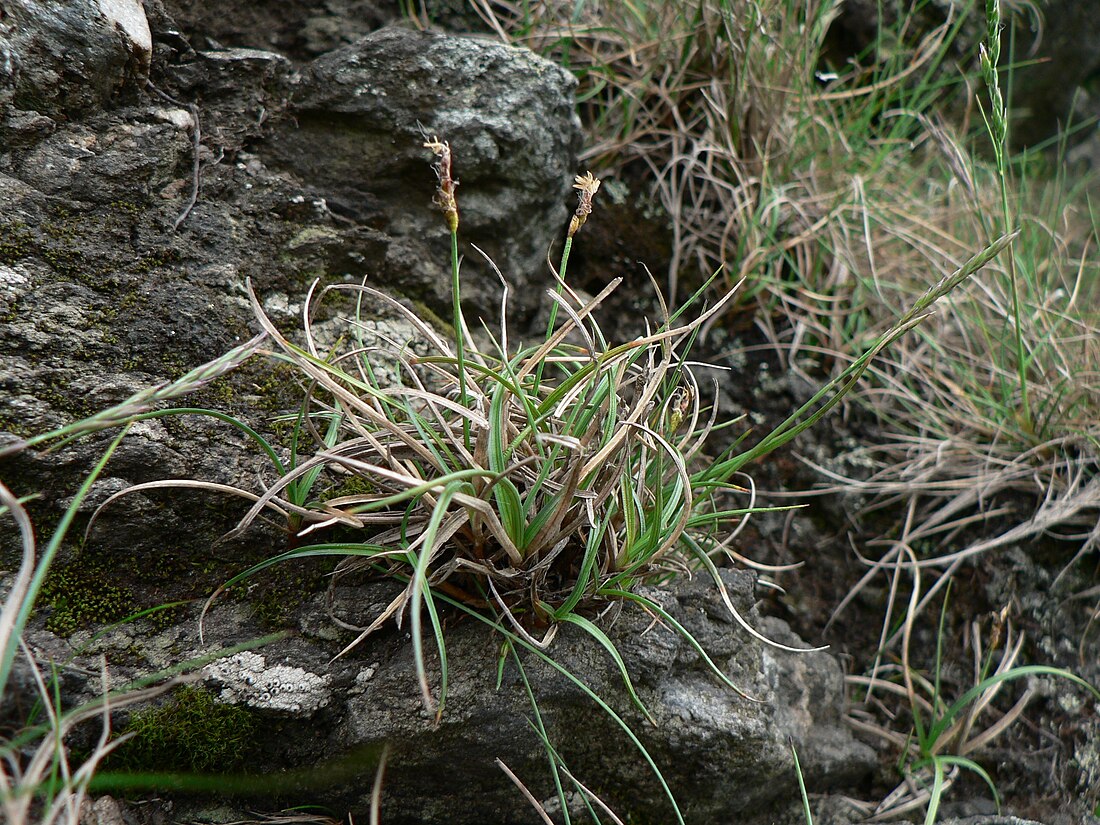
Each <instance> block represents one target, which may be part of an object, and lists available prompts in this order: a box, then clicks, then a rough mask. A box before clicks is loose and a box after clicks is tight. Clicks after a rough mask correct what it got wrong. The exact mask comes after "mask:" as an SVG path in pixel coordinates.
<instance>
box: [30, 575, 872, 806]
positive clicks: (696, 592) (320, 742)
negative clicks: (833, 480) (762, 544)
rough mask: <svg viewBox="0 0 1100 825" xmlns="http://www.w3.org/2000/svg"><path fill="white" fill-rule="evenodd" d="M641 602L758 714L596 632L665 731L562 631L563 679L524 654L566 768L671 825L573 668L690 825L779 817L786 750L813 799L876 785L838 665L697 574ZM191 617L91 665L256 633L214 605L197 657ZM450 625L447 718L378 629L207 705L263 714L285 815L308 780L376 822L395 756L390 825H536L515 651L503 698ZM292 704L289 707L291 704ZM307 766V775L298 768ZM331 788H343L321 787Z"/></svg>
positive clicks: (226, 664) (654, 787) (319, 607)
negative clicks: (770, 649) (796, 649)
mask: <svg viewBox="0 0 1100 825" xmlns="http://www.w3.org/2000/svg"><path fill="white" fill-rule="evenodd" d="M723 576H724V579H725V582H726V585H727V587H728V589H729V591H730V594H731V598H732V599H733V601H734V603H735V605H736V606H737V607H738V609H739V610H740V611H742V612H743V613H744V615H746V616H747V617H748V618H749V620H750V621H752V622H754V623H757V624H759V625H760V626H761V627H762V628H763V629H765V631H766V632H767V633H770V634H773V635H776V636H777V640H782V641H783V642H784V643H794V644H798V645H799V646H803V645H802V644H801V642H800V641H799V640H798V639H797V637H794V636H793V634H791V633H790V632H789V631H787V630H786V629H785V627H784V626H783V625H782V623H781V622H778V621H777V620H768V621H766V622H765V621H763V620H762V619H761V618H760V617H759V616H758V615H756V613H755V611H754V610H753V608H752V600H753V582H754V577H753V576H752V575H751V574H748V573H744V572H733V571H724V573H723ZM396 587H398V586H396V585H394V584H393V583H385V582H378V583H374V584H369V583H368V584H365V585H359V586H340V587H338V588H337V589H336V591H335V593H334V603H333V605H332V608H333V610H334V612H335V614H336V615H338V616H341V617H342V618H344V619H345V620H351V621H364V620H369V618H370V617H372V616H373V615H375V614H376V613H377V611H378V610H380V609H381V608H382V606H384V605H385V603H387V602H388V601H389V600H390V598H391V597H392V595H393V593H394V592H395V588H396ZM643 592H644V593H645V595H647V596H648V597H650V598H652V599H654V600H656V601H658V602H659V603H660V604H661V605H662V606H663V607H664V608H665V609H666V610H667V611H668V612H669V613H670V614H671V615H672V616H674V617H675V618H676V619H677V620H678V621H679V622H680V623H681V624H682V625H683V626H684V627H686V628H687V629H688V630H689V631H690V632H691V633H692V634H693V635H694V637H695V638H696V639H697V640H698V642H699V643H700V644H701V645H702V646H703V648H704V649H705V650H706V651H707V652H708V654H709V655H710V656H711V657H712V659H713V660H714V662H715V663H716V664H717V665H718V667H720V668H721V669H722V670H723V672H724V673H726V674H727V675H728V676H729V677H730V679H731V680H732V681H733V682H734V684H736V685H737V686H738V687H739V688H740V689H741V690H743V691H744V692H745V693H747V694H749V695H751V696H752V697H753V700H748V699H745V698H742V697H740V696H738V695H737V693H736V692H734V691H733V690H731V689H729V688H728V687H726V686H724V685H723V684H722V683H721V682H719V681H718V680H717V679H716V678H715V677H714V675H713V674H712V673H711V672H710V671H709V669H708V668H707V667H706V665H705V664H704V663H703V662H702V660H701V659H700V658H699V656H698V654H697V653H696V651H695V650H694V648H693V647H692V646H691V645H689V644H688V643H687V642H686V641H685V640H684V639H683V638H682V637H681V636H680V635H679V634H677V633H675V632H673V631H672V630H671V629H670V628H668V627H665V626H662V625H660V624H656V623H654V621H653V617H651V616H650V615H648V614H646V613H645V612H644V611H642V610H641V609H638V608H636V607H631V606H627V607H624V608H623V609H622V611H621V613H619V614H618V615H615V614H614V612H612V614H611V615H608V616H604V617H603V618H602V619H597V621H598V623H599V624H600V626H601V627H602V628H603V629H604V630H605V631H606V632H607V633H608V635H609V637H610V638H611V639H612V640H613V642H614V643H615V645H616V646H617V647H618V649H619V650H620V652H621V654H622V656H623V659H624V662H625V664H626V667H627V669H628V671H629V673H630V676H631V678H632V680H633V683H634V685H635V687H636V688H637V691H638V695H639V697H640V698H641V700H642V701H643V702H644V703H645V705H646V707H647V708H648V710H649V712H650V713H651V714H652V716H653V719H654V720H655V722H656V725H653V724H650V723H649V722H647V721H646V719H645V717H644V716H643V715H642V713H641V712H640V711H639V710H638V708H637V707H635V706H634V705H633V703H632V702H631V700H630V698H629V696H628V694H627V692H626V690H625V689H624V687H623V681H622V678H621V676H620V674H619V671H618V669H617V668H616V666H615V664H614V663H613V661H612V659H611V658H610V656H609V655H608V653H607V651H606V650H605V649H604V648H603V647H601V646H600V645H599V644H598V643H596V642H595V641H594V640H593V639H592V638H591V637H589V636H588V635H587V634H586V633H584V632H583V631H581V630H580V629H579V628H576V627H569V626H567V627H564V628H562V629H561V632H559V634H558V635H557V637H556V638H555V639H554V641H553V642H552V643H551V645H550V646H549V648H548V650H547V656H548V657H549V658H550V659H553V661H554V662H556V663H557V664H556V666H554V665H551V664H549V663H548V662H547V661H545V660H543V659H541V658H540V657H538V656H535V655H533V654H532V653H530V652H528V651H522V650H521V652H520V657H519V658H520V660H521V661H522V662H523V668H524V672H525V674H526V678H527V680H528V681H529V683H530V685H531V687H532V690H533V692H534V695H535V697H536V700H537V703H538V708H539V714H540V716H541V719H542V721H543V723H544V724H545V725H546V728H547V732H548V735H549V737H550V739H551V741H552V743H553V745H554V747H555V748H556V749H557V750H558V751H559V753H560V754H561V756H562V758H563V759H564V760H565V762H566V764H567V765H568V766H569V769H570V771H572V772H573V773H574V775H575V776H577V777H578V779H580V780H581V781H582V782H584V783H585V784H586V785H587V786H588V787H589V788H592V789H593V790H596V791H597V792H598V793H599V794H600V795H601V797H602V798H603V799H605V801H607V802H608V803H609V804H612V805H613V807H615V808H616V810H617V811H618V812H619V813H620V815H622V816H624V817H626V816H629V817H633V818H634V820H635V821H645V822H671V821H673V815H672V810H671V807H670V804H669V802H668V800H667V797H666V796H665V794H664V793H663V791H662V790H661V788H660V786H659V784H658V783H657V781H656V779H655V777H654V773H653V771H652V769H651V768H650V767H649V766H648V765H647V763H646V761H645V759H644V757H643V756H642V755H641V754H640V752H639V751H638V750H637V749H636V748H635V746H634V745H632V744H631V742H630V739H629V737H628V735H627V734H626V733H625V732H624V731H623V729H622V728H621V727H620V726H619V725H618V724H617V723H616V722H615V721H614V720H613V719H612V718H611V717H610V716H609V715H608V713H607V712H605V711H604V710H601V709H600V708H599V707H598V706H597V704H596V703H595V702H594V701H593V700H592V698H591V697H590V696H588V695H587V694H586V692H585V690H583V689H582V688H581V687H579V686H578V684H577V683H575V682H574V681H572V680H571V679H570V678H569V677H568V676H566V675H564V671H568V672H569V673H572V674H574V675H576V676H577V677H579V678H581V679H583V681H584V683H585V684H586V685H587V687H588V688H589V689H590V690H591V691H592V692H594V693H595V694H596V695H598V696H599V697H600V698H601V699H602V700H603V701H605V702H606V703H607V705H608V706H609V707H610V708H611V709H613V710H614V712H615V713H617V714H619V715H620V716H621V718H622V719H623V721H624V723H625V724H627V725H629V726H630V728H631V729H632V730H633V731H634V733H635V734H636V735H637V736H638V738H639V740H640V741H641V742H643V743H644V745H645V747H646V749H647V750H648V751H649V753H650V754H651V756H652V758H653V760H654V762H655V764H656V765H657V766H658V767H659V768H660V770H661V771H662V773H663V775H664V777H665V780H666V781H667V782H668V785H669V787H670V788H671V789H672V791H673V793H674V794H675V796H676V798H677V800H678V802H679V804H680V807H681V810H682V811H683V813H684V816H685V819H686V820H687V821H688V822H733V821H736V822H748V823H757V822H759V823H764V822H770V821H771V820H772V818H773V815H774V814H775V812H776V811H782V810H786V808H787V806H788V803H789V802H790V801H791V799H794V798H797V794H798V790H797V787H798V786H797V780H796V777H795V774H794V769H793V762H792V759H791V751H790V747H789V744H788V737H789V738H790V739H792V740H793V742H794V744H795V746H796V747H797V748H798V753H799V758H800V761H801V763H802V766H803V771H804V774H805V775H806V777H807V781H808V782H810V783H811V788H812V789H813V790H814V792H815V793H820V792H825V791H827V790H828V789H830V788H834V787H837V786H838V784H843V783H848V782H852V781H856V782H858V781H860V780H861V779H863V778H865V777H866V776H867V775H869V773H870V772H871V771H872V769H873V766H874V764H875V759H874V754H873V753H872V752H871V750H870V749H869V748H867V747H866V746H864V745H861V744H859V743H858V742H856V741H855V740H853V738H852V736H851V733H850V732H849V730H848V728H847V727H846V726H845V725H844V724H843V722H842V721H841V710H840V709H841V702H842V695H843V694H842V690H841V686H842V678H841V673H840V668H839V666H838V664H837V662H836V661H835V659H833V657H832V656H830V655H829V654H828V653H825V652H817V653H797V654H793V653H792V654H788V653H782V654H780V653H766V652H765V649H764V648H762V646H761V644H760V643H758V642H756V641H754V640H753V639H752V638H751V637H749V636H748V634H747V633H745V632H744V631H743V630H742V629H741V628H740V627H739V626H738V625H736V624H735V623H734V622H733V620H732V618H731V617H730V616H729V614H728V613H727V612H726V609H725V607H724V606H723V605H722V603H721V600H720V598H719V597H718V595H717V591H716V589H715V588H714V586H713V584H710V583H707V582H706V581H703V580H702V579H698V578H696V579H682V580H678V581H676V582H674V583H672V584H671V585H669V586H667V587H661V588H659V589H658V588H649V589H645V590H644V591H643ZM194 612H197V608H196V611H193V612H192V619H191V620H190V621H188V622H184V623H183V624H182V625H179V626H177V627H175V628H172V629H170V630H168V631H164V632H162V633H159V634H152V635H146V634H142V633H141V632H140V628H132V629H126V628H120V629H118V630H114V631H111V632H109V633H108V634H106V635H105V636H103V637H102V638H100V639H98V640H96V642H95V644H94V645H92V646H90V647H88V648H87V649H86V650H85V655H88V654H92V653H94V654H99V653H105V654H106V655H107V656H108V659H110V658H111V656H112V650H114V649H115V648H118V649H120V650H127V651H128V652H129V655H130V656H134V655H135V654H136V653H138V652H141V655H142V656H145V655H146V653H147V654H148V655H147V658H146V660H147V661H148V663H149V665H148V667H149V668H150V669H152V668H155V667H156V666H158V665H159V663H160V661H161V660H162V658H163V656H164V651H165V650H166V649H169V648H173V649H176V650H177V653H176V655H177V656H178V657H181V658H185V659H186V658H190V657H191V656H195V655H198V654H199V653H200V652H203V651H206V652H209V651H210V650H213V649H217V648H219V647H222V646H228V645H232V644H236V643H239V642H241V641H246V640H248V639H250V638H255V636H256V635H258V630H257V628H256V627H255V625H254V624H253V623H252V621H251V620H250V619H249V618H248V611H247V610H246V609H243V607H242V606H241V605H238V604H234V603H232V602H229V601H220V602H217V603H216V604H215V606H214V608H213V610H212V611H211V612H210V614H209V615H208V616H207V618H206V621H205V627H206V636H205V641H206V647H205V648H200V647H199V646H198V639H197V627H196V626H195V623H194ZM310 612H311V611H310V610H307V611H306V614H304V616H303V626H304V627H308V626H310V625H311V623H312V622H315V621H318V618H319V617H320V616H321V615H323V614H324V612H325V607H324V605H323V604H322V603H321V602H320V601H319V602H318V603H317V604H316V605H315V606H314V607H313V608H312V612H313V613H315V614H316V617H315V618H313V619H311V618H310V617H309V615H310ZM444 615H445V616H446V624H447V630H446V649H447V661H448V670H449V682H448V691H447V700H446V705H445V707H444V708H443V711H442V714H441V716H440V717H439V719H438V721H437V720H436V718H435V714H434V713H432V712H429V711H426V710H425V709H424V707H423V705H422V702H421V698H420V693H419V690H418V688H417V685H416V678H415V671H414V664H413V655H412V646H411V643H410V640H409V636H408V633H407V632H402V631H398V630H395V629H383V630H382V631H379V632H378V633H377V634H376V635H374V636H372V637H370V638H368V639H367V640H366V641H365V642H363V643H362V644H361V645H360V646H359V647H357V648H354V649H353V651H352V652H351V653H349V654H348V655H346V656H344V657H341V658H337V659H333V658H332V657H333V654H334V653H335V652H336V651H338V650H339V649H340V647H341V646H342V645H343V644H344V643H346V641H347V639H348V636H347V634H346V632H345V633H344V634H343V637H342V638H341V639H340V640H338V641H335V642H334V641H332V640H331V639H330V638H329V637H328V635H327V634H321V635H320V637H318V636H314V635H312V634H303V635H301V636H298V637H294V638H289V639H285V640H283V641H279V642H276V643H274V644H272V645H270V646H268V647H265V648H263V649H262V650H259V651H255V652H252V653H247V654H238V655H237V656H235V657H233V658H231V659H229V660H222V661H220V662H217V663H215V664H214V665H212V666H210V667H208V668H207V669H206V671H204V675H205V677H206V678H207V679H208V680H209V681H208V684H210V685H211V686H212V687H213V688H214V690H215V693H217V692H218V691H219V690H221V691H223V696H222V698H223V699H225V700H229V701H233V702H245V703H247V704H249V705H250V706H251V707H252V708H253V709H254V710H255V711H256V712H258V713H259V714H260V715H261V717H262V718H263V719H266V720H268V722H269V723H270V724H261V725H260V726H259V727H258V730H259V731H260V734H259V735H260V738H261V740H262V741H261V742H260V743H259V748H258V750H259V752H262V753H263V754H264V762H263V765H262V767H263V769H264V770H265V771H273V770H292V771H296V773H295V774H294V776H293V781H291V778H290V777H288V783H287V788H288V793H290V794H291V796H290V797H289V800H290V801H295V802H296V801H300V800H299V799H298V798H297V797H295V796H294V795H293V792H294V788H295V787H297V783H300V785H301V787H302V788H304V789H307V790H306V791H304V793H307V794H308V798H309V801H310V802H311V803H313V804H323V805H326V806H328V807H330V808H332V809H334V810H340V811H348V812H350V813H351V814H352V815H353V816H354V817H355V819H357V820H359V819H366V818H367V817H368V815H369V807H370V791H371V785H372V779H373V773H374V767H375V764H376V761H377V755H378V753H379V752H380V750H381V747H382V746H383V744H385V743H389V745H390V747H391V756H390V758H389V762H388V765H387V769H386V775H385V782H384V785H383V798H382V813H383V817H384V821H386V822H387V823H394V825H405V824H407V823H421V822H449V823H453V824H454V825H465V824H466V823H469V825H473V824H474V823H479V824H480V823H484V822H513V823H521V822H530V821H532V817H533V815H534V814H533V811H532V810H531V808H530V807H529V806H528V803H526V802H525V801H524V799H523V798H522V797H521V796H520V794H519V793H518V792H517V791H516V789H515V787H514V786H513V785H512V783H511V782H510V781H509V780H508V779H507V777H505V775H504V774H503V773H502V772H501V771H500V770H499V769H498V767H497V766H496V763H495V760H496V759H498V758H499V759H501V760H502V761H503V762H504V763H505V764H507V765H508V766H509V768H511V769H512V770H513V771H514V772H515V773H516V774H517V775H518V776H519V777H520V778H521V779H522V780H523V781H524V783H525V784H526V785H527V786H528V787H529V788H530V789H531V791H532V792H533V793H534V794H535V795H536V797H537V798H539V799H543V800H551V799H552V798H553V797H554V794H553V790H552V783H551V780H550V775H549V773H548V769H547V763H546V755H545V752H544V750H543V748H542V745H541V744H540V741H539V739H538V737H537V735H536V734H535V733H534V731H533V730H532V728H531V725H530V720H532V719H533V713H534V712H533V710H532V705H531V703H530V701H529V699H528V697H527V695H526V691H525V688H524V681H523V677H522V676H521V674H520V672H519V670H518V669H517V667H516V664H515V660H514V659H513V658H512V657H511V656H508V657H507V658H506V661H505V662H504V665H503V670H502V674H503V676H502V679H501V683H500V685H499V686H498V685H497V664H498V659H499V657H500V655H501V650H500V642H501V637H500V636H499V635H497V634H496V633H494V632H493V631H492V630H491V629H490V628H488V627H487V626H486V625H484V624H482V623H480V622H477V621H474V620H470V619H468V618H462V617H460V616H459V615H458V614H454V613H450V612H447V611H445V613H444ZM406 630H407V627H406ZM135 631H137V632H135ZM47 636H48V634H40V637H47ZM36 638H39V637H36ZM40 644H41V642H40ZM425 648H426V650H428V651H429V655H428V671H429V680H430V682H431V684H432V686H433V690H434V691H435V692H436V695H437V696H438V689H439V680H440V672H439V662H438V657H437V656H435V653H434V651H435V647H434V644H433V643H432V641H431V640H430V638H426V639H425ZM77 664H80V662H77ZM134 675H136V674H134ZM276 684H277V685H278V687H277V689H273V690H269V689H268V688H270V687H271V686H272V685H276ZM89 690H90V688H89ZM288 698H289V699H292V700H294V701H282V700H283V699H288ZM298 700H301V701H298ZM356 759H359V760H360V761H361V764H359V765H358V767H357V768H356V769H355V770H354V771H353V772H352V775H349V774H348V773H347V770H348V768H347V766H348V765H349V763H352V764H354V763H355V760H356ZM303 766H309V767H312V768H313V769H314V770H313V771H312V772H310V771H309V770H308V769H307V770H305V771H302V770H301V769H302V768H303ZM326 776H330V777H336V779H335V781H333V780H331V779H330V781H329V782H328V783H327V784H326V783H325V782H324V777H326ZM549 807H552V804H550V803H548V808H549Z"/></svg>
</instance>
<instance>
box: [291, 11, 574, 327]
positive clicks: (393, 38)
mask: <svg viewBox="0 0 1100 825" xmlns="http://www.w3.org/2000/svg"><path fill="white" fill-rule="evenodd" d="M575 85H576V81H575V80H574V78H573V77H572V76H571V75H570V74H569V73H568V72H566V71H564V70H563V69H561V68H560V67H558V66H556V65H554V64H552V63H550V62H548V61H546V60H543V59H542V58H539V57H537V56H535V55H534V54H533V53H531V52H529V51H527V50H524V49H519V48H514V47H511V46H504V45H501V44H498V43H489V42H486V41H482V40H477V39H473V38H457V37H451V36H445V35H439V34H431V33H426V32H415V31H409V30H406V29H400V28H386V29H382V30H381V31H378V32H375V33H374V34H371V35H369V36H367V37H364V38H362V39H361V40H359V41H357V42H355V43H354V44H351V45H349V46H345V47H343V48H340V49H337V50H336V51H333V52H331V53H329V54H326V55H324V56H322V57H320V58H318V59H317V60H315V61H314V62H313V63H311V64H310V65H309V66H308V67H307V68H306V69H305V70H304V71H303V72H302V78H301V81H300V83H299V84H298V86H297V88H296V90H295V91H294V94H293V99H292V103H291V106H290V113H291V114H292V115H293V121H285V122H283V123H282V124H281V125H275V126H273V129H274V134H273V137H272V145H273V146H274V149H275V155H276V157H277V158H278V161H279V163H280V164H281V165H282V166H283V167H284V168H287V169H289V170H292V171H293V172H294V173H295V174H296V175H298V176H299V177H300V178H302V179H303V180H307V181H311V182H312V183H313V184H314V186H315V187H316V189H317V191H318V192H319V193H320V194H323V195H324V196H325V198H326V199H327V200H328V203H329V205H330V206H332V207H333V208H334V209H338V211H339V212H340V213H341V214H343V215H345V216H348V217H352V218H354V219H355V220H356V221H357V222H359V223H361V224H365V225H368V226H372V227H377V228H380V229H382V230H383V231H385V232H386V233H388V234H390V235H393V236H396V237H398V238H402V239H406V240H407V241H408V242H409V248H408V249H402V250H400V252H399V254H400V256H401V257H406V256H409V257H412V259H414V260H418V261H422V262H424V264H423V266H424V267H426V271H423V272H420V273H419V278H420V279H422V280H424V281H425V282H426V283H427V284H429V285H431V284H444V285H445V284H446V283H448V278H447V275H446V273H447V268H446V264H447V262H448V260H449V258H448V249H449V241H448V235H447V229H446V226H445V225H444V223H443V220H442V218H441V217H440V216H439V215H438V214H432V213H430V212H425V210H424V209H423V208H422V207H421V206H420V205H419V204H420V202H422V201H417V200H416V199H410V192H414V191H423V190H424V183H425V182H429V183H430V181H431V172H430V171H429V170H427V169H426V168H425V162H426V160H427V159H428V158H429V157H430V153H429V152H428V151H427V150H425V149H424V148H423V143H424V141H425V138H426V136H428V135H438V136H439V137H441V138H442V139H445V140H447V141H449V142H450V144H451V148H452V150H453V152H454V163H455V173H456V177H457V178H458V180H459V183H460V186H459V188H458V203H459V214H460V217H461V222H462V223H461V226H460V232H461V233H462V236H463V237H464V238H466V239H468V240H469V241H470V242H472V243H475V244H477V245H478V246H480V247H481V248H483V249H484V250H485V251H486V252H488V253H489V255H490V256H491V257H492V258H493V259H494V260H495V261H496V263H497V265H498V266H499V267H500V268H501V270H502V271H503V272H504V274H505V276H506V277H507V278H508V279H509V282H510V283H511V284H512V286H514V287H519V288H520V289H522V288H523V287H525V286H526V285H528V284H529V283H532V282H536V283H542V282H543V281H544V280H545V279H544V276H543V273H545V272H546V264H545V258H546V250H547V248H548V247H549V245H550V243H551V241H552V240H554V239H555V238H557V237H559V236H560V235H561V233H562V231H563V228H564V225H565V218H566V215H567V211H566V209H565V206H564V200H565V197H566V194H567V193H568V192H569V190H570V185H571V183H572V176H573V175H574V174H576V172H577V171H578V170H577V169H576V168H575V166H574V158H575V154H576V151H577V149H578V148H579V141H580V127H579V121H578V120H577V117H576V114H575V113H574V111H573V103H572V91H573V88H574V87H575ZM440 264H443V266H442V267H441V266H440ZM467 266H472V267H474V268H475V269H477V268H481V269H482V271H483V272H484V271H485V270H484V267H482V266H481V264H480V261H468V262H467ZM485 274H486V275H488V277H487V278H481V279H480V280H483V281H484V283H485V285H486V288H487V290H488V293H489V294H488V295H487V294H485V289H482V290H478V289H477V286H476V284H475V285H472V288H471V289H470V290H469V291H468V295H467V297H468V298H469V299H470V300H472V301H473V302H475V303H479V304H481V305H483V306H489V305H492V304H493V303H494V302H495V298H494V297H490V296H495V295H496V293H497V290H498V285H497V282H496V278H495V277H493V276H492V275H491V273H488V272H485Z"/></svg>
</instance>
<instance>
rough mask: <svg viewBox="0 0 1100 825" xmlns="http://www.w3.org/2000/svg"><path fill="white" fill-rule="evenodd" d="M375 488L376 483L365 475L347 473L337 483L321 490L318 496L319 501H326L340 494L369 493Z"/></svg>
mask: <svg viewBox="0 0 1100 825" xmlns="http://www.w3.org/2000/svg"><path fill="white" fill-rule="evenodd" d="M377 490H378V487H377V485H375V484H373V483H372V482H371V481H370V479H368V478H367V477H366V476H360V475H348V476H345V477H344V478H343V479H341V481H340V483H339V484H334V485H333V486H332V487H329V488H327V489H325V490H323V491H322V492H321V494H320V496H318V497H319V498H320V499H321V501H328V500H330V499H334V498H341V497H342V496H356V495H369V494H371V493H374V492H376V491H377Z"/></svg>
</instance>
